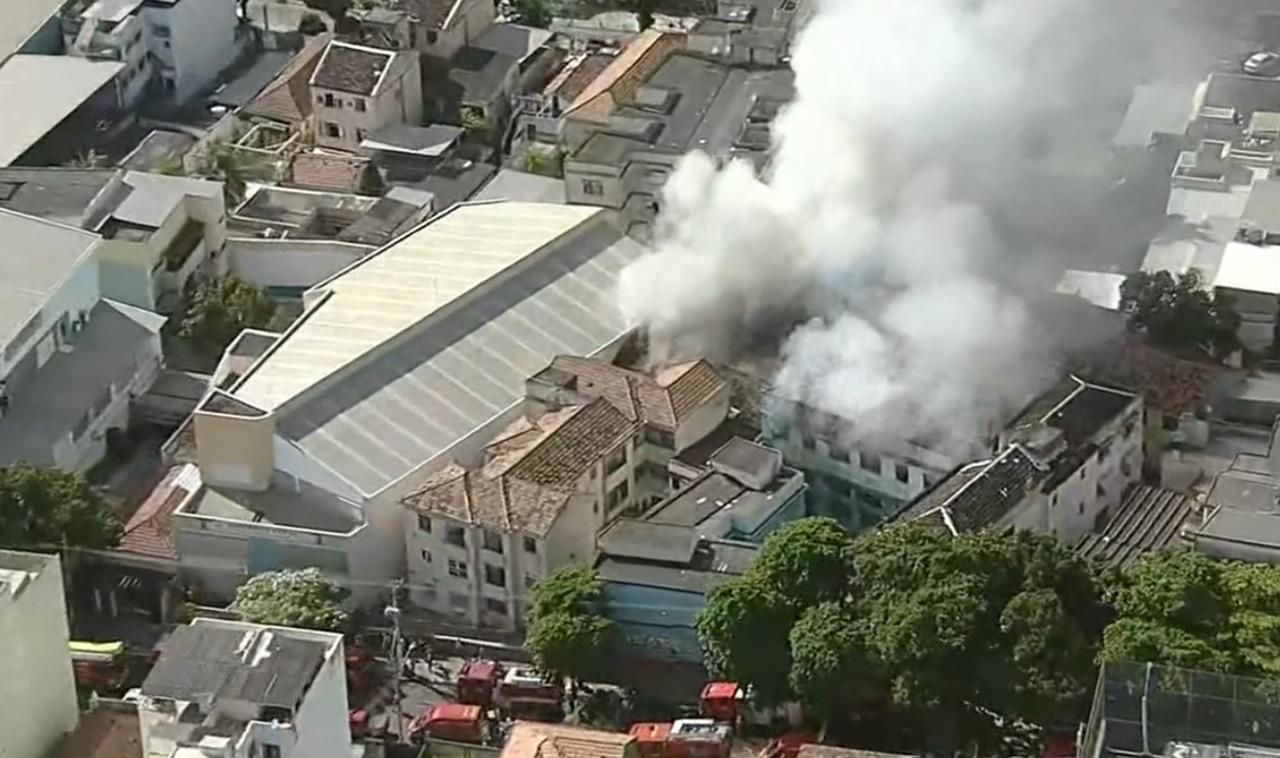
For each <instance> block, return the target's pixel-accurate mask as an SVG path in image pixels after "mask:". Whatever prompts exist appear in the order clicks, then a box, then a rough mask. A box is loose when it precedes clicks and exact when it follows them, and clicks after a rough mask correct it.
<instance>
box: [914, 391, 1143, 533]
mask: <svg viewBox="0 0 1280 758" xmlns="http://www.w3.org/2000/svg"><path fill="white" fill-rule="evenodd" d="M1142 430H1143V423H1142V398H1141V397H1140V396H1138V395H1135V394H1134V393H1131V392H1128V391H1126V390H1120V389H1116V388H1112V387H1106V386H1102V385H1099V384H1094V383H1090V382H1086V381H1084V380H1082V379H1078V378H1076V377H1074V376H1069V377H1067V378H1065V379H1064V380H1063V381H1061V382H1060V383H1059V384H1058V385H1057V386H1056V387H1054V388H1053V389H1052V390H1050V391H1049V392H1047V393H1045V394H1044V395H1042V396H1041V397H1040V398H1038V399H1037V400H1036V401H1034V402H1033V403H1032V404H1031V405H1030V406H1029V407H1028V408H1027V409H1026V410H1024V411H1023V412H1022V414H1020V415H1019V416H1018V418H1017V419H1015V420H1014V422H1013V423H1012V424H1010V425H1009V426H1008V427H1007V428H1006V429H1005V430H1004V431H1003V432H1001V434H1000V440H999V449H1000V452H999V454H997V455H995V456H993V457H992V458H990V459H987V460H981V461H975V462H973V463H969V464H966V465H964V466H961V467H960V468H959V469H957V470H956V471H954V472H953V473H951V474H950V475H949V476H948V477H946V478H945V479H943V480H942V481H940V482H938V483H937V484H936V485H935V486H933V487H932V489H930V490H929V491H928V492H926V493H925V494H924V495H922V496H921V497H920V498H918V499H917V500H916V501H915V502H914V503H912V504H911V505H910V506H908V507H907V508H905V509H903V510H902V511H901V512H899V513H898V514H896V515H895V516H894V520H895V521H896V522H900V523H901V522H909V521H915V520H917V519H929V520H934V521H936V522H938V523H940V524H942V525H944V526H945V527H946V528H947V529H948V530H950V531H951V532H953V533H957V534H958V533H960V532H967V531H976V530H979V529H986V528H997V527H1010V528H1015V529H1026V530H1028V531H1033V532H1038V533H1041V534H1052V535H1054V536H1056V537H1059V538H1060V539H1064V540H1067V541H1075V540H1078V539H1080V538H1081V537H1083V536H1084V535H1085V534H1087V533H1089V532H1094V531H1099V530H1101V529H1102V528H1103V527H1104V526H1105V525H1106V524H1107V523H1108V521H1109V520H1110V519H1111V517H1112V516H1114V515H1115V514H1116V512H1117V511H1118V510H1119V507H1120V505H1121V503H1122V501H1123V500H1124V498H1125V497H1126V495H1127V494H1128V492H1129V490H1130V488H1131V487H1132V486H1133V485H1135V484H1136V483H1137V481H1138V478H1139V476H1140V473H1141V471H1142V457H1143V454H1142V436H1143V435H1142Z"/></svg>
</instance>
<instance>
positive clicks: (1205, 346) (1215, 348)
mask: <svg viewBox="0 0 1280 758" xmlns="http://www.w3.org/2000/svg"><path fill="white" fill-rule="evenodd" d="M1120 311H1121V312H1122V313H1124V314H1125V316H1126V317H1127V319H1128V325H1129V329H1130V330H1131V331H1134V332H1139V333H1142V334H1146V335H1147V338H1148V339H1150V340H1151V342H1152V343H1154V344H1156V345H1160V346H1162V347H1175V348H1177V347H1183V348H1197V349H1201V350H1205V351H1208V352H1210V353H1212V354H1213V355H1215V356H1217V357H1219V358H1223V357H1225V356H1226V355H1228V354H1229V353H1231V352H1232V351H1234V350H1236V349H1237V348H1239V347H1240V341H1239V338H1238V337H1237V336H1236V330H1238V329H1239V328H1240V315H1239V314H1238V313H1236V310H1235V304H1234V302H1233V300H1232V299H1231V298H1230V297H1229V296H1223V295H1216V294H1212V293H1211V292H1209V291H1208V290H1206V289H1205V288H1204V282H1203V280H1202V279H1201V276H1200V271H1199V269H1194V268H1193V269H1190V270H1189V271H1187V273H1185V274H1181V275H1179V276H1178V277H1177V279H1175V278H1174V277H1173V275H1172V274H1170V273H1169V272H1168V271H1157V272H1147V271H1139V272H1137V273H1134V274H1130V275H1129V276H1128V277H1126V278H1125V280H1124V282H1123V283H1122V284H1121V285H1120Z"/></svg>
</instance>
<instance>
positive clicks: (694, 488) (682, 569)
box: [596, 438, 805, 663]
mask: <svg viewBox="0 0 1280 758" xmlns="http://www.w3.org/2000/svg"><path fill="white" fill-rule="evenodd" d="M708 463H709V467H708V470H707V472H706V473H704V474H703V475H701V476H700V477H698V478H697V479H695V480H694V481H692V482H690V483H689V484H687V485H685V486H684V487H683V488H681V489H680V490H679V491H678V492H675V493H674V494H672V495H671V496H669V497H668V498H666V499H664V500H663V501H662V502H660V503H658V504H657V505H655V506H654V507H653V508H651V509H649V510H648V511H646V512H645V513H644V514H643V516H641V517H640V518H631V519H628V518H624V519H619V520H617V521H615V522H614V523H613V524H611V525H610V526H608V527H607V528H606V529H605V530H604V531H603V532H601V534H600V537H599V557H598V559H597V561H596V569H597V570H598V571H599V572H600V576H601V577H602V578H603V579H604V582H605V600H606V608H607V610H606V613H607V615H608V617H609V618H610V619H612V620H613V622H614V623H615V624H616V625H617V628H618V629H619V631H620V632H621V633H622V635H623V638H624V639H625V641H626V644H627V648H628V649H627V653H628V654H630V655H634V656H636V657H638V658H645V659H654V660H663V661H675V662H681V663H701V662H702V647H701V645H700V643H699V641H698V635H697V630H696V628H695V623H694V622H695V620H696V618H697V614H698V612H699V611H701V610H702V608H703V606H704V605H705V603H706V594H707V592H708V591H709V590H711V589H712V588H714V587H716V586H718V585H720V584H723V583H724V582H726V581H730V580H731V579H733V578H735V577H737V576H741V575H742V574H743V573H744V572H745V571H746V569H747V567H748V566H750V565H751V562H752V561H753V560H754V559H755V555H756V546H757V545H758V544H759V543H760V542H762V541H763V540H764V539H765V538H766V537H768V535H769V534H771V533H772V532H773V531H774V530H776V529H777V528H778V527H780V526H782V525H783V524H785V523H787V522H788V521H793V520H795V519H797V518H802V517H803V516H804V515H805V504H804V475H803V474H801V473H800V472H799V471H796V470H795V469H790V468H787V467H786V466H784V465H783V463H782V454H781V453H780V452H778V451H777V450H773V449H770V448H767V447H764V446H762V445H758V444H756V443H753V442H748V441H746V440H743V439H741V438H734V439H731V440H730V441H729V442H728V443H726V444H725V445H724V446H723V447H721V448H720V449H719V450H718V451H717V452H716V453H715V454H714V455H712V456H711V458H710V460H709V462H708Z"/></svg>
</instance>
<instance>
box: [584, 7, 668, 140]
mask: <svg viewBox="0 0 1280 758" xmlns="http://www.w3.org/2000/svg"><path fill="white" fill-rule="evenodd" d="M686 39H687V37H686V35H684V34H672V33H667V32H660V31H658V30H657V29H652V28H650V29H646V30H644V31H643V32H640V34H639V35H638V36H637V37H636V38H635V39H633V40H631V42H629V43H628V44H627V47H626V48H625V49H623V51H622V52H621V53H619V54H618V55H617V57H615V58H614V59H613V61H611V62H610V63H609V65H608V66H607V67H605V69H604V71H602V72H600V75H599V76H597V77H596V78H595V79H593V80H592V81H591V83H590V84H588V85H587V86H586V87H585V88H583V90H582V92H581V93H579V94H578V96H577V97H576V98H574V100H573V102H572V103H570V104H569V107H568V108H567V109H565V115H566V116H570V117H573V118H578V119H586V120H588V121H596V122H605V121H608V119H609V115H610V114H611V113H613V111H614V109H615V108H617V107H618V106H619V105H621V104H624V103H628V102H630V101H631V100H632V98H633V97H634V95H635V91H636V89H637V88H638V87H639V86H640V85H641V84H643V83H644V82H645V81H647V80H648V79H649V77H650V76H652V75H653V72H655V71H657V70H658V68H659V67H661V66H662V64H663V63H665V62H666V60H667V58H669V57H670V56H671V54H672V53H674V52H675V51H676V50H679V49H681V48H683V47H684V45H685V40H686Z"/></svg>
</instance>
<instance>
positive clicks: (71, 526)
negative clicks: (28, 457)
mask: <svg viewBox="0 0 1280 758" xmlns="http://www.w3.org/2000/svg"><path fill="white" fill-rule="evenodd" d="M119 540H120V521H119V519H117V518H116V514H115V512H114V511H112V510H111V508H110V507H109V506H108V505H107V503H106V501H104V500H103V498H102V496H101V495H99V494H98V493H97V492H96V491H95V490H94V489H93V488H92V487H90V486H89V482H88V481H86V480H85V478H84V477H82V476H80V475H78V474H69V473H66V472H64V471H60V470H58V469H55V468H44V467H40V466H34V465H32V464H30V463H15V464H12V465H10V466H5V467H3V468H0V545H3V546H4V547H15V548H23V547H30V548H42V547H54V546H67V547H83V548H91V549H101V548H111V547H115V545H116V544H117V543H118V542H119Z"/></svg>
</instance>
